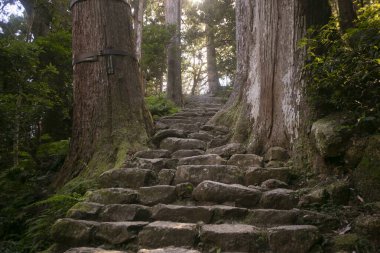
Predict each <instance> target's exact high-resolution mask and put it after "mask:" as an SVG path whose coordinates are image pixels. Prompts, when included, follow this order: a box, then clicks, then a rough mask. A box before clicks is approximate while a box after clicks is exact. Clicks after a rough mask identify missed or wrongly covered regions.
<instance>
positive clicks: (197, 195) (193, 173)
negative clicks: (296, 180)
mask: <svg viewBox="0 0 380 253" xmlns="http://www.w3.org/2000/svg"><path fill="white" fill-rule="evenodd" d="M221 106H222V102H221V101H220V99H218V98H212V97H193V98H191V100H190V102H188V104H186V106H185V109H183V110H182V111H181V112H179V113H176V114H174V115H172V116H167V117H163V118H161V119H159V120H158V121H157V122H156V127H157V129H158V131H157V133H156V134H155V136H154V137H153V138H152V139H151V143H152V146H154V147H155V148H152V149H149V150H145V151H140V152H137V153H136V154H135V155H134V158H133V159H131V160H129V161H126V163H125V166H124V167H123V168H120V169H113V170H110V171H107V172H105V173H103V174H102V175H101V176H100V178H99V180H100V183H101V185H102V187H104V188H102V189H98V190H93V191H89V192H87V193H86V195H85V201H84V202H81V203H78V204H77V205H75V206H74V207H72V208H71V210H70V211H69V212H68V213H67V217H66V218H63V219H60V220H58V221H57V222H56V223H55V224H54V225H53V228H52V235H53V237H54V239H55V240H56V243H57V245H59V247H58V248H59V250H58V251H60V252H66V253H121V252H139V253H148V252H150V253H159V252H160V253H161V252H162V253H165V252H166V253H170V252H173V253H174V252H176V253H197V252H215V253H219V252H273V253H303V252H305V253H306V252H322V248H321V243H322V242H323V239H322V238H323V237H322V236H321V234H322V233H325V232H326V230H328V229H330V228H331V227H334V224H336V222H337V221H336V220H335V219H334V218H332V217H330V216H328V215H325V214H321V213H317V212H312V211H307V210H303V209H298V207H299V202H300V197H301V193H300V191H298V190H297V189H295V186H294V185H292V179H293V174H292V169H291V167H287V166H286V165H287V160H288V159H289V157H288V154H287V152H286V151H285V150H283V149H281V148H276V147H275V148H272V149H270V150H269V151H268V152H267V153H266V154H265V156H264V157H261V156H258V155H255V154H246V149H245V147H244V146H243V145H242V144H239V143H227V142H228V137H229V136H228V135H229V130H228V129H226V128H224V127H220V126H218V127H216V126H211V125H207V121H208V120H209V119H210V118H211V117H212V116H213V115H214V114H215V113H216V112H217V111H218V110H219V109H220V108H221ZM117 250H119V251H117Z"/></svg>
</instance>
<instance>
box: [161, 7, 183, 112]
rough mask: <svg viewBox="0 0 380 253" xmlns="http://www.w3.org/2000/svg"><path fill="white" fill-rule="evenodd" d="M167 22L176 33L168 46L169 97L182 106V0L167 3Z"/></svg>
mask: <svg viewBox="0 0 380 253" xmlns="http://www.w3.org/2000/svg"><path fill="white" fill-rule="evenodd" d="M165 22H166V24H167V25H168V26H173V27H174V28H175V32H174V34H173V37H172V38H171V40H170V43H169V45H168V56H167V57H168V78H167V97H168V99H170V100H172V101H173V102H174V103H175V104H176V105H179V106H181V105H182V79H181V36H180V35H181V0H166V1H165Z"/></svg>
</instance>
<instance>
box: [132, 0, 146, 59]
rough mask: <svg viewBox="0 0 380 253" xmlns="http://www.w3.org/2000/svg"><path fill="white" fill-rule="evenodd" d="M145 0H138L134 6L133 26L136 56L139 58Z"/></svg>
mask: <svg viewBox="0 0 380 253" xmlns="http://www.w3.org/2000/svg"><path fill="white" fill-rule="evenodd" d="M144 11H145V0H138V1H137V3H136V6H135V13H134V17H133V18H134V26H135V37H136V57H137V59H138V60H140V59H141V44H142V30H143V22H144Z"/></svg>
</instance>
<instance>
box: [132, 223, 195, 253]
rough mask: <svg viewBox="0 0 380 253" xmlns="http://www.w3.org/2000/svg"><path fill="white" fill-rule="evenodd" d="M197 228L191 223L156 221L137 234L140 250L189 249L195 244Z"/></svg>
mask: <svg viewBox="0 0 380 253" xmlns="http://www.w3.org/2000/svg"><path fill="white" fill-rule="evenodd" d="M198 231H199V227H198V226H197V225H196V224H193V223H177V222H166V221H156V222H153V223H150V224H149V225H147V226H146V227H144V229H143V230H142V231H141V232H140V234H139V244H140V248H146V249H154V248H162V247H170V246H172V247H189V248H192V247H194V246H195V244H196V240H197V236H198Z"/></svg>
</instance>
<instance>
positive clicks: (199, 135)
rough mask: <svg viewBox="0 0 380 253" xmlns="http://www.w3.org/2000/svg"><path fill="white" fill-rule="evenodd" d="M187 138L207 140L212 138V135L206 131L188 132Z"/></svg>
mask: <svg viewBox="0 0 380 253" xmlns="http://www.w3.org/2000/svg"><path fill="white" fill-rule="evenodd" d="M189 138H192V139H198V140H201V141H204V142H209V141H211V140H212V139H213V138H214V136H213V135H211V134H209V133H207V132H199V133H192V134H189Z"/></svg>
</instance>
